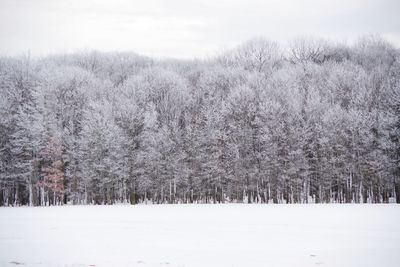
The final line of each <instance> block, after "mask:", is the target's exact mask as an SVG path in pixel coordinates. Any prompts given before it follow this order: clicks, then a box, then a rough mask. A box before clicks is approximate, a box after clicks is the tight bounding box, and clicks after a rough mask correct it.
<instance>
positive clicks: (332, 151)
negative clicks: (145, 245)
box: [0, 35, 400, 206]
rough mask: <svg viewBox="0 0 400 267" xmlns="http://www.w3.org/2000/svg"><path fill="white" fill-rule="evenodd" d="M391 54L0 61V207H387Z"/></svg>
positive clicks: (392, 143) (259, 48) (260, 44)
mask: <svg viewBox="0 0 400 267" xmlns="http://www.w3.org/2000/svg"><path fill="white" fill-rule="evenodd" d="M399 158H400V50H399V49H398V48H396V47H395V46H393V45H392V44H390V43H389V42H387V41H386V40H384V39H382V38H381V37H379V36H376V35H369V36H364V37H362V38H360V39H359V40H358V41H357V42H355V43H354V44H352V45H348V44H345V43H335V42H330V41H327V40H322V39H313V38H297V39H294V40H293V41H292V42H290V44H289V45H288V46H287V47H283V46H281V45H279V44H278V43H276V42H274V41H271V40H268V39H261V38H260V39H253V40H250V41H247V42H245V43H243V44H242V45H240V46H238V47H236V48H235V49H232V50H227V51H224V52H222V53H219V54H218V55H215V56H213V57H211V58H209V59H202V60H200V59H194V60H177V59H154V58H149V57H145V56H140V55H137V54H134V53H122V52H121V53H103V52H98V51H83V52H77V53H73V54H61V55H51V56H46V57H43V58H31V57H30V56H29V55H24V56H20V57H6V56H3V57H0V205H3V206H9V205H14V206H17V205H35V206H36V205H41V206H44V205H61V204H67V203H68V204H114V203H130V204H136V203H224V202H245V203H332V202H337V203H352V202H355V203H367V202H368V203H387V202H397V203H400V162H399Z"/></svg>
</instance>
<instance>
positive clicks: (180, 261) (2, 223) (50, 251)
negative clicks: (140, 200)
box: [0, 204, 400, 267]
mask: <svg viewBox="0 0 400 267" xmlns="http://www.w3.org/2000/svg"><path fill="white" fill-rule="evenodd" d="M317 265H318V266H338V267H339V266H340V267H345V266H352V267H354V266H362V267H368V266H374V267H376V266H385V267H390V266H393V267H394V266H396V267H397V266H400V205H395V204H394V205H378V204H376V205H369V204H365V205H361V204H358V205H345V204H342V205H335V204H327V205H324V204H322V205H312V204H310V205H265V204H264V205H254V204H253V205H246V204H225V205H212V204H210V205H148V206H146V205H137V206H124V205H121V206H63V207H35V208H32V207H19V208H0V266H38V267H40V266H68V267H70V266H112V267H117V266H141V267H147V266H168V267H173V266H201V267H210V266H218V267H223V266H241V267H242V266H290V267H296V266H317Z"/></svg>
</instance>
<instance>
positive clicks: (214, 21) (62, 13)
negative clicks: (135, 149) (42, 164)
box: [0, 0, 400, 58]
mask: <svg viewBox="0 0 400 267" xmlns="http://www.w3.org/2000/svg"><path fill="white" fill-rule="evenodd" d="M399 14H400V0H329V1H328V0H243V1H239V0H164V1H163V0H140V1H139V0H0V54H2V55H16V54H22V53H24V52H27V51H30V53H31V54H33V55H45V54H48V53H58V52H61V53H63V52H72V51H75V50H80V49H97V50H101V51H134V52H137V53H140V54H145V55H150V56H160V57H178V58H191V57H205V56H210V55H212V54H213V53H215V52H217V51H220V50H222V49H227V48H231V47H233V46H235V45H237V44H240V43H241V42H243V41H246V40H247V39H250V38H254V37H267V38H269V39H273V40H277V41H279V42H281V43H283V44H284V43H286V42H287V41H288V40H290V39H291V38H293V37H298V36H317V37H323V38H330V39H335V40H347V41H349V42H351V41H353V40H354V39H355V38H356V37H359V36H360V35H362V34H366V33H380V34H382V36H384V37H385V38H387V39H388V40H390V41H391V42H392V43H394V44H395V45H396V46H399V45H400V15H399Z"/></svg>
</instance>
